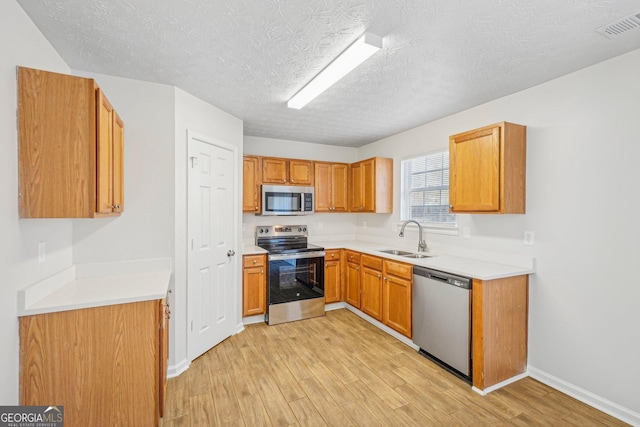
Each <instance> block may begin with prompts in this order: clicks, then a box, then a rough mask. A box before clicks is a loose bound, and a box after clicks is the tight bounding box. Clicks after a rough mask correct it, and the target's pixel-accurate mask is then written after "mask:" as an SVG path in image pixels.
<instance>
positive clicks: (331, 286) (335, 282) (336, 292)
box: [324, 258, 342, 304]
mask: <svg viewBox="0 0 640 427" xmlns="http://www.w3.org/2000/svg"><path fill="white" fill-rule="evenodd" d="M325 259H326V258H325ZM341 274H342V272H341V269H340V260H335V261H329V260H326V261H325V263H324V302H325V303H327V304H328V303H332V302H338V301H340V288H341V285H342V280H340V278H341Z"/></svg>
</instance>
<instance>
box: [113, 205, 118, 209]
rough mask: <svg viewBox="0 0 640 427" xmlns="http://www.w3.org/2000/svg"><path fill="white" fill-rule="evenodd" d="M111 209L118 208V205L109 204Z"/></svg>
mask: <svg viewBox="0 0 640 427" xmlns="http://www.w3.org/2000/svg"><path fill="white" fill-rule="evenodd" d="M111 208H112V209H120V205H111Z"/></svg>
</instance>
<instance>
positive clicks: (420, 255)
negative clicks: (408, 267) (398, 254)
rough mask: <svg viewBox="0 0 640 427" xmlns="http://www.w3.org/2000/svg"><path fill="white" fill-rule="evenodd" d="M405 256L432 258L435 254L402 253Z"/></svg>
mask: <svg viewBox="0 0 640 427" xmlns="http://www.w3.org/2000/svg"><path fill="white" fill-rule="evenodd" d="M402 256H403V257H405V258H431V257H432V256H433V255H425V254H409V255H402Z"/></svg>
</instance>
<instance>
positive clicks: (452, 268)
mask: <svg viewBox="0 0 640 427" xmlns="http://www.w3.org/2000/svg"><path fill="white" fill-rule="evenodd" d="M311 243H313V244H314V245H319V246H322V247H324V248H325V249H339V248H344V249H351V250H354V251H357V252H362V253H367V254H370V255H375V256H378V257H382V258H389V259H393V260H395V261H401V262H405V263H408V264H413V265H420V266H423V267H427V268H433V269H434V270H440V271H444V272H448V273H453V274H459V275H461V276H466V277H471V278H474V279H480V280H493V279H500V278H504V277H513V276H521V275H525V274H533V273H535V269H534V268H533V266H519V265H509V264H500V263H496V262H488V261H482V260H477V259H472V258H464V257H458V256H454V255H449V254H439V253H434V252H424V254H425V255H431V256H430V257H429V258H407V257H403V256H398V255H390V254H386V253H383V252H380V249H401V248H394V247H391V246H389V245H384V244H380V243H372V242H365V241H360V240H349V241H328V242H323V241H312V242H311ZM413 252H415V251H413ZM416 253H417V252H416Z"/></svg>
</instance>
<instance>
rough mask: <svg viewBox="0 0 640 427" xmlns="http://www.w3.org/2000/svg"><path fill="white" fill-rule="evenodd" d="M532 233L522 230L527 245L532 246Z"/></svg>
mask: <svg viewBox="0 0 640 427" xmlns="http://www.w3.org/2000/svg"><path fill="white" fill-rule="evenodd" d="M534 237H535V236H534V233H533V231H525V232H524V244H525V245H527V246H533V242H534Z"/></svg>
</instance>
